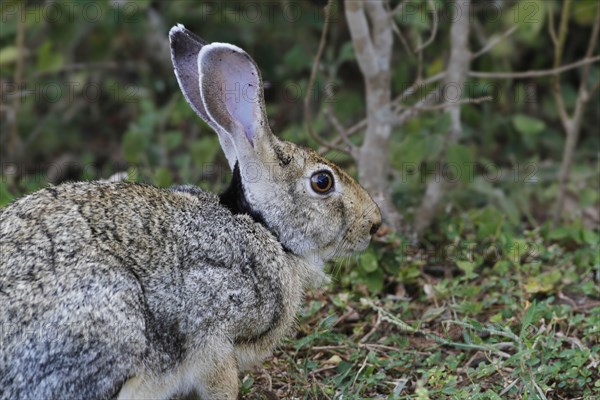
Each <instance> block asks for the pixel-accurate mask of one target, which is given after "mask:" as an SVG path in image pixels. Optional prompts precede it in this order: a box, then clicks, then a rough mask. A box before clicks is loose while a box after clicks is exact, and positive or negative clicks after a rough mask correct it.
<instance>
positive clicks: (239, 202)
mask: <svg viewBox="0 0 600 400" xmlns="http://www.w3.org/2000/svg"><path fill="white" fill-rule="evenodd" d="M219 202H220V203H221V205H222V206H224V207H226V208H227V209H228V210H229V211H231V213H232V214H248V215H249V216H250V217H251V218H252V219H253V220H254V221H255V222H258V223H259V224H261V225H263V226H264V227H265V228H267V229H268V230H269V232H271V233H272V234H273V236H275V237H276V238H277V240H278V241H279V242H280V243H281V240H279V236H278V235H277V232H274V231H273V230H272V229H271V228H270V227H269V225H267V222H266V221H265V218H264V217H263V215H262V214H261V213H260V212H259V211H257V210H255V209H253V208H252V206H251V205H250V203H249V202H248V198H247V197H246V194H245V193H244V187H243V185H242V176H241V174H240V166H239V163H238V162H237V161H236V163H235V166H234V168H233V176H232V177H231V183H230V184H229V187H228V188H227V190H225V191H224V192H223V193H222V194H221V195H219ZM282 246H283V248H284V249H285V250H286V252H288V253H289V252H291V251H290V249H288V248H287V247H286V246H285V245H284V244H283V243H282Z"/></svg>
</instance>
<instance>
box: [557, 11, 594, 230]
mask: <svg viewBox="0 0 600 400" xmlns="http://www.w3.org/2000/svg"><path fill="white" fill-rule="evenodd" d="M568 3H569V1H567V2H565V7H564V8H563V13H565V12H567V13H568V11H569V8H568V6H569V4H568ZM597 7H598V8H597V10H596V19H595V20H594V26H593V28H592V36H591V37H590V41H589V43H588V48H587V51H586V54H585V59H592V54H593V52H594V49H595V48H596V44H597V42H598V34H599V33H600V3H598V6H597ZM567 16H568V14H567ZM564 19H565V15H563V21H564ZM563 25H564V24H563V23H561V30H560V31H559V36H558V45H557V49H556V51H555V55H556V58H555V63H560V61H561V57H562V46H563V45H564V41H565V40H566V31H567V28H566V25H564V26H565V27H564V31H563ZM595 58H600V57H595ZM590 67H591V64H590V63H587V64H585V65H584V66H583V70H582V73H581V81H580V83H579V90H578V92H577V100H576V102H575V110H574V111H573V115H572V116H571V117H569V115H568V113H567V111H566V107H565V104H564V101H563V98H562V94H561V90H560V80H559V79H560V77H559V76H558V75H556V77H555V79H554V81H553V87H552V92H553V95H554V99H555V102H556V104H557V107H558V109H559V115H560V118H561V122H562V124H563V126H564V128H565V134H566V136H567V140H566V143H565V148H564V152H563V159H562V163H561V166H560V172H559V175H558V185H559V187H558V195H557V198H556V204H555V207H554V215H553V218H552V221H553V223H554V224H555V225H556V224H557V223H558V222H559V221H560V219H561V216H562V212H563V208H564V202H565V196H566V192H567V186H568V183H569V177H570V174H571V165H572V164H573V155H574V152H575V148H576V147H577V142H578V141H579V132H580V130H581V122H582V119H583V114H584V111H585V106H586V104H587V102H588V101H589V99H590V90H588V87H587V84H588V78H589V74H590ZM591 90H592V91H593V90H594V87H592V88H591Z"/></svg>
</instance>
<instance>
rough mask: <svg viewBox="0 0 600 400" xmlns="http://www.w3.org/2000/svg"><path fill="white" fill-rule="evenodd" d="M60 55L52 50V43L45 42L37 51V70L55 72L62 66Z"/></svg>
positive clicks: (62, 59)
mask: <svg viewBox="0 0 600 400" xmlns="http://www.w3.org/2000/svg"><path fill="white" fill-rule="evenodd" d="M63 63H64V58H63V56H62V54H60V53H58V52H56V50H54V49H53V46H52V42H51V41H50V40H47V41H46V42H44V44H43V45H41V46H40V48H39V50H38V60H37V69H38V72H40V71H44V72H45V71H56V70H58V69H60V68H61V67H62V66H63Z"/></svg>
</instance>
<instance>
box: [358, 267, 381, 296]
mask: <svg viewBox="0 0 600 400" xmlns="http://www.w3.org/2000/svg"><path fill="white" fill-rule="evenodd" d="M363 279H364V282H365V284H366V285H367V288H368V289H369V291H370V292H371V293H379V292H381V291H382V290H383V284H384V282H385V276H384V274H383V271H382V270H381V269H376V270H375V271H373V272H371V273H369V274H367V275H366V276H364V277H363Z"/></svg>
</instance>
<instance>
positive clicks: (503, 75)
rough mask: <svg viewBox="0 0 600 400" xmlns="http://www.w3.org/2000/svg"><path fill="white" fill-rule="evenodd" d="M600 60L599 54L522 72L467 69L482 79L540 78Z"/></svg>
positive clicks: (471, 75) (474, 76)
mask: <svg viewBox="0 0 600 400" xmlns="http://www.w3.org/2000/svg"><path fill="white" fill-rule="evenodd" d="M597 61H600V56H593V57H586V58H584V59H582V60H579V61H577V62H574V63H571V64H567V65H563V66H561V67H557V68H552V69H542V70H533V71H524V72H480V71H469V76H470V77H471V78H483V79H524V78H542V77H545V76H552V75H556V74H561V73H563V72H565V71H569V70H572V69H575V68H579V67H581V66H583V65H587V64H593V63H595V62H597Z"/></svg>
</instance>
